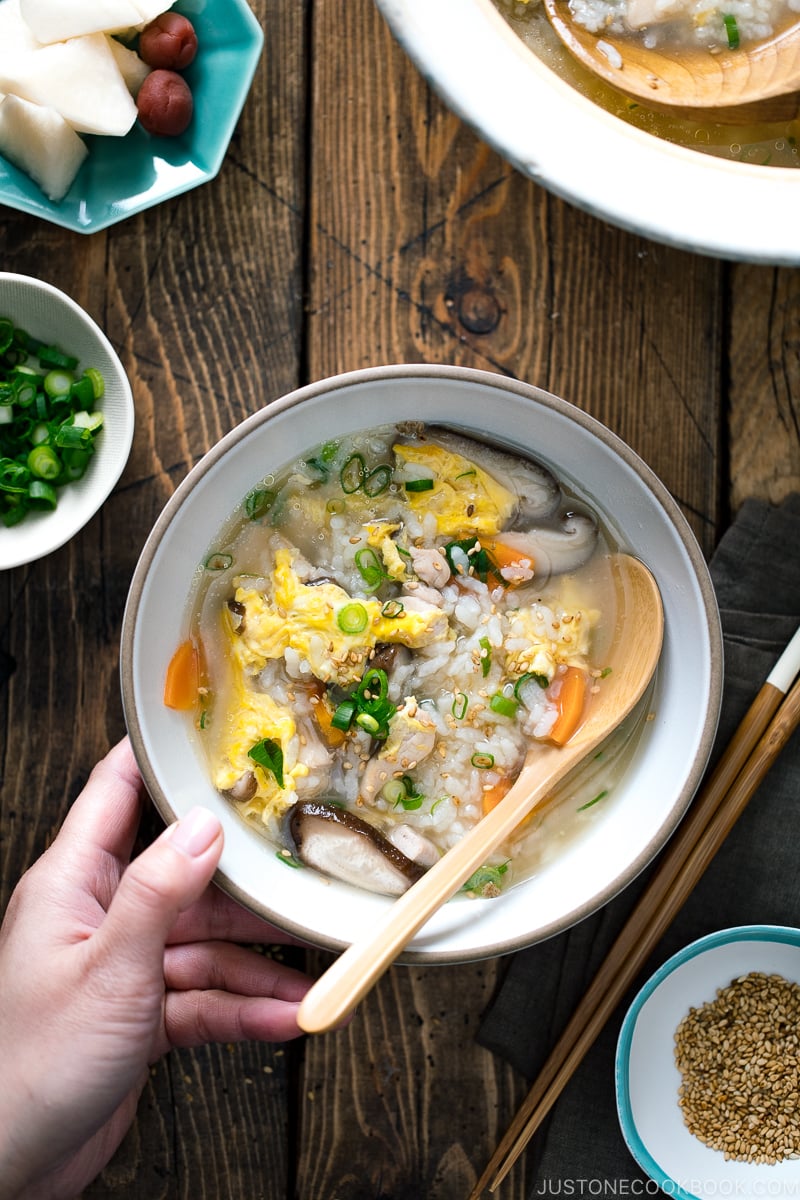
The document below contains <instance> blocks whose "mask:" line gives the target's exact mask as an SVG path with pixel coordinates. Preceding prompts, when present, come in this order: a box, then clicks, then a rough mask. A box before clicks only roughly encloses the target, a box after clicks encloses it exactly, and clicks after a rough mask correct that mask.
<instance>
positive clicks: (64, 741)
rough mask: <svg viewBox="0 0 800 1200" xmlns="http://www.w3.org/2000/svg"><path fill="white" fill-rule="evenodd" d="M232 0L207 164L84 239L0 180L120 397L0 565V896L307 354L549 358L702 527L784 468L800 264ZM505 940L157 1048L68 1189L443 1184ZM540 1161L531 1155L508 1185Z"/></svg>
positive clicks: (466, 1153) (464, 1183)
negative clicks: (63, 509)
mask: <svg viewBox="0 0 800 1200" xmlns="http://www.w3.org/2000/svg"><path fill="white" fill-rule="evenodd" d="M253 7H254V9H255V12H256V14H257V16H258V18H259V19H260V21H261V22H262V24H263V27H264V30H265V33H266V49H265V53H264V55H263V58H262V61H261V63H260V66H259V69H258V73H257V76H256V80H255V84H254V87H253V90H252V92H251V95H250V97H249V100H248V102H247V105H246V107H245V110H244V113H243V116H242V119H241V121H240V123H239V126H238V129H237V131H236V134H235V135H234V138H233V142H232V144H231V147H230V150H229V153H228V156H227V159H226V161H225V163H224V166H223V168H222V171H221V173H220V174H219V176H218V178H217V179H215V180H214V181H213V182H211V183H210V184H208V185H206V186H204V187H202V188H199V189H197V190H196V191H193V192H190V193H189V194H187V195H185V196H182V197H179V198H177V199H175V200H173V201H170V202H168V203H165V204H163V205H161V206H160V207H158V208H155V209H153V210H151V211H149V212H146V213H144V214H142V215H141V216H137V217H134V218H132V219H129V220H127V221H124V222H122V223H121V224H119V225H117V226H115V227H113V228H111V229H110V230H108V231H107V232H103V233H98V234H95V235H93V236H91V237H85V236H81V235H77V234H71V233H68V232H65V231H63V230H60V229H59V228H57V227H55V226H52V225H49V224H45V223H42V222H40V221H38V220H35V219H33V218H29V217H27V216H23V215H20V214H18V213H16V212H13V211H11V210H8V209H0V244H1V245H2V248H3V255H2V260H0V261H1V262H2V267H3V268H4V269H6V270H13V271H20V272H24V273H28V274H31V275H37V276H40V277H41V278H44V279H46V280H49V281H50V282H51V283H54V284H56V285H57V286H59V287H61V288H63V289H65V290H66V291H67V292H69V293H70V294H71V295H72V296H74V298H75V299H76V300H77V301H78V302H79V303H81V304H82V305H83V306H84V307H85V308H86V309H88V311H89V312H90V313H91V314H92V315H93V316H94V317H95V319H96V320H97V321H98V322H99V323H100V324H101V326H103V328H104V329H105V330H106V331H107V333H108V335H109V337H110V338H111V341H112V342H113V343H114V345H115V346H116V347H117V349H118V351H119V353H120V354H121V356H122V359H123V361H124V364H125V366H126V368H127V370H128V372H129V374H130V379H131V382H132V385H133V390H134V394H135V399H136V415H137V425H136V436H135V441H134V446H133V451H132V454H131V458H130V461H129V463H128V467H127V470H126V471H125V474H124V476H123V478H122V480H121V482H120V484H119V486H118V487H117V489H116V491H115V492H114V494H113V495H112V497H111V498H110V499H109V501H108V502H107V503H106V505H105V507H104V508H103V510H102V511H101V513H100V514H99V515H98V516H97V517H96V518H95V519H94V520H93V521H92V522H91V523H90V524H89V525H88V526H87V527H86V528H85V529H84V530H83V531H82V533H81V534H80V535H79V536H78V537H76V538H75V539H74V540H73V541H72V542H71V543H70V544H69V545H68V546H66V547H64V548H63V549H62V550H60V551H58V552H57V553H55V554H52V555H51V556H50V557H48V558H46V559H44V560H43V561H40V562H37V563H35V564H33V565H32V566H30V567H27V568H22V569H19V570H14V571H10V572H6V573H4V574H3V576H2V579H0V596H2V606H3V607H2V618H1V619H0V634H1V637H2V640H0V657H3V656H5V655H7V656H8V662H7V663H6V664H5V665H6V666H7V667H8V668H9V669H10V670H11V671H12V672H13V673H12V674H11V675H10V678H9V679H8V682H7V684H6V686H5V687H4V688H2V690H1V691H0V705H1V706H2V720H1V721H0V727H1V728H2V769H3V787H2V795H1V796H0V864H1V876H0V879H1V887H2V893H1V895H0V900H1V901H2V905H3V906H4V905H5V903H6V902H7V900H8V896H9V893H10V890H11V888H12V886H13V884H14V882H15V880H16V879H17V878H18V877H19V875H20V874H21V873H22V871H23V870H24V869H25V867H26V866H27V865H28V864H29V863H30V862H31V861H32V860H33V859H34V858H35V857H36V856H37V855H38V854H39V853H40V852H41V850H42V849H43V848H44V847H45V846H46V844H47V843H48V841H49V839H51V838H52V837H53V835H54V833H55V832H56V830H57V829H58V827H59V824H60V822H61V820H62V818H63V816H64V813H65V812H66V810H67V808H68V807H69V804H70V802H71V801H72V800H73V799H74V797H75V795H76V794H77V792H78V791H79V789H80V788H81V786H82V785H83V784H84V782H85V780H86V778H87V775H88V773H89V770H90V768H91V767H92V765H93V764H94V762H95V761H96V760H97V759H98V757H100V756H101V755H102V754H103V753H104V752H105V750H106V749H107V748H108V746H109V745H110V744H111V743H113V742H114V741H116V740H117V739H118V738H119V737H120V736H121V735H122V734H123V732H124V726H123V720H122V711H121V704H120V696H119V685H118V641H119V632H120V622H121V617H122V611H123V606H124V603H125V597H126V592H127V587H128V583H129V580H130V576H131V573H132V572H133V569H134V566H135V564H136V560H137V557H138V554H139V551H140V549H141V547H142V544H143V542H144V539H145V537H146V534H147V532H148V530H149V529H150V527H151V525H152V523H153V521H154V519H155V518H156V516H157V514H158V513H159V511H160V510H161V508H162V506H163V505H164V503H165V501H166V500H167V499H168V497H169V496H170V494H171V493H172V491H173V489H174V488H175V486H176V485H177V484H178V482H179V481H180V480H181V479H182V478H183V477H184V475H185V474H186V472H187V471H188V470H189V468H190V467H191V466H192V465H193V464H194V463H195V462H196V461H197V460H198V459H199V458H200V457H201V455H202V454H203V453H204V452H205V451H206V450H207V449H208V447H209V446H210V445H211V444H212V443H213V442H215V441H216V440H217V439H218V438H219V437H220V436H221V435H222V434H224V433H226V432H227V431H228V430H229V429H231V427H232V426H234V425H235V424H237V423H238V422H239V421H241V420H242V418H243V417H246V416H247V415H248V414H249V413H251V412H253V411H255V410H256V409H258V408H260V407H261V406H262V405H264V404H266V403H268V402H269V401H270V400H272V399H273V398H275V397H277V396H279V395H281V394H282V393H284V392H286V391H289V390H290V389H292V388H294V387H296V386H297V385H298V384H302V383H305V382H308V381H311V380H316V379H320V378H322V377H324V376H326V375H331V374H334V373H336V372H340V371H347V370H350V369H353V368H357V367H363V366H367V365H376V364H380V363H389V362H404V361H411V362H420V361H422V362H442V363H457V364H463V365H466V366H471V367H479V368H483V369H486V370H489V371H497V372H500V373H504V374H507V375H510V376H512V377H514V378H517V379H523V380H527V381H529V382H531V383H535V384H538V385H540V386H542V387H545V388H548V389H550V390H551V391H553V392H556V393H558V394H559V395H561V396H563V397H565V398H566V399H568V400H570V401H572V402H573V403H574V404H576V405H578V406H579V407H581V408H583V409H585V410H587V411H589V412H591V413H592V414H593V415H594V416H595V417H597V418H599V419H600V420H601V421H603V422H605V423H606V424H607V425H608V426H610V427H611V428H612V429H613V430H614V431H615V432H616V433H618V434H620V435H621V436H622V437H623V438H624V439H625V440H626V441H627V442H628V443H629V444H630V445H631V446H633V447H634V449H635V450H637V451H638V452H639V454H641V456H642V457H643V458H644V459H645V460H646V461H647V462H648V463H649V465H650V466H651V467H652V468H653V469H654V470H655V471H656V472H657V474H658V475H659V476H660V477H661V478H662V479H663V481H664V482H665V484H666V486H667V487H668V488H669V490H670V491H671V493H672V494H673V495H674V497H675V498H676V500H677V501H678V503H679V504H680V506H681V509H682V511H683V512H684V514H685V516H686V518H687V519H688V521H689V523H690V525H691V527H692V529H693V530H694V532H695V533H696V535H697V537H698V539H699V541H700V543H701V545H702V547H703V549H704V551H705V552H706V553H707V554H710V552H711V551H712V550H713V549H714V546H715V544H716V542H717V540H718V538H719V536H720V534H721V533H722V531H723V530H724V529H725V527H726V526H727V524H728V522H729V521H730V519H731V516H732V515H733V514H734V513H735V511H736V509H737V507H738V506H739V505H740V504H741V502H742V500H743V499H744V498H745V497H748V496H756V497H762V498H768V499H770V500H773V501H779V500H781V499H782V498H783V497H784V496H785V495H786V494H787V493H789V492H790V491H793V490H796V489H797V488H798V487H800V434H799V430H800V362H799V361H798V355H799V353H800V273H798V272H797V271H794V270H789V269H771V268H768V267H761V266H759V267H754V266H747V265H735V264H729V263H724V262H720V261H714V260H711V259H707V258H702V257H699V256H694V255H691V254H688V253H683V252H679V251H676V250H672V249H666V248H664V247H663V246H660V245H656V244H654V243H651V242H649V241H647V240H645V239H643V238H639V237H635V236H632V235H629V234H626V233H621V232H619V231H617V230H615V229H612V228H611V227H609V226H608V225H606V224H604V223H602V222H601V221H598V220H596V219H594V218H592V217H589V216H586V215H584V214H583V213H582V212H579V211H577V210H576V209H574V208H572V207H569V206H567V205H566V204H564V203H562V202H561V201H559V200H557V199H554V198H553V197H552V196H550V195H549V194H548V193H547V192H546V191H543V190H542V189H541V188H539V187H537V186H535V185H534V184H533V183H532V182H530V181H529V180H527V179H525V178H523V177H522V176H521V175H519V174H517V173H516V172H515V171H514V170H512V169H511V168H510V167H509V166H508V165H507V164H506V163H505V162H504V161H503V160H502V159H501V158H499V157H498V155H497V154H496V153H494V152H493V151H492V150H490V149H489V148H488V147H487V146H486V145H485V144H483V143H482V142H481V141H480V140H479V139H478V138H477V137H476V136H475V135H474V133H472V132H471V131H470V130H469V129H467V128H465V127H464V126H463V125H462V124H461V123H460V122H459V121H458V120H457V119H456V117H454V116H453V115H452V114H451V113H450V112H448V111H447V109H446V108H445V107H444V106H443V105H442V104H441V103H440V101H439V100H438V98H437V97H436V96H435V95H434V94H432V93H431V91H430V90H429V89H428V87H427V86H426V85H425V83H424V82H423V80H422V78H421V77H420V75H419V74H418V73H417V72H416V70H415V69H414V68H413V67H412V65H411V64H410V63H409V62H408V60H407V59H406V58H405V56H404V54H403V52H402V51H401V50H400V49H399V48H398V47H397V45H396V44H395V43H394V42H393V40H392V37H391V36H390V34H389V32H388V30H387V28H386V26H385V25H384V23H383V21H382V19H381V17H380V16H379V14H378V13H377V11H376V10H375V9H374V8H373V5H372V4H371V3H370V0H346V2H345V0H316V3H314V4H311V3H309V2H308V0H305V2H304V3H300V2H299V0H256V2H255V3H254V5H253ZM326 961H327V960H326V956H325V955H324V954H318V955H317V954H315V955H312V956H310V960H309V965H310V967H311V969H313V970H318V969H320V968H321V966H322V965H324V963H325V962H326ZM502 970H503V963H502V962H501V961H500V962H488V963H483V964H478V965H470V966H461V967H452V968H424V969H423V968H419V967H413V968H411V967H398V968H395V969H393V970H392V971H391V972H390V973H389V974H388V976H387V977H386V978H385V979H384V980H383V982H382V983H381V985H380V986H379V987H378V989H377V990H376V992H375V993H374V994H373V995H372V996H371V997H370V998H369V999H368V1000H367V1001H366V1003H365V1004H364V1005H363V1007H362V1009H361V1010H360V1013H359V1015H358V1017H357V1018H356V1020H355V1021H354V1022H353V1023H352V1024H351V1025H350V1026H349V1028H348V1029H346V1030H345V1031H343V1032H340V1033H336V1034H331V1035H326V1036H323V1037H317V1038H313V1039H306V1040H303V1041H299V1042H296V1043H293V1044H291V1045H290V1046H288V1047H286V1048H280V1047H279V1048H272V1047H269V1046H261V1045H254V1044H244V1045H239V1046H219V1047H213V1048H210V1049H208V1050H204V1051H201V1052H197V1053H189V1052H181V1053H177V1052H176V1053H174V1054H173V1055H172V1056H171V1057H170V1058H169V1060H168V1061H165V1062H163V1063H161V1064H160V1065H159V1066H158V1067H157V1068H155V1069H154V1071H153V1073H152V1079H151V1082H150V1084H149V1086H148V1088H147V1089H146V1091H145V1094H144V1096H143V1099H142V1103H141V1105H140V1110H139V1118H138V1121H137V1123H136V1125H135V1127H134V1129H133V1130H132V1132H131V1134H130V1136H129V1137H128V1139H127V1141H126V1142H125V1143H124V1145H123V1146H122V1148H121V1149H120V1151H119V1153H118V1155H117V1156H116V1158H115V1159H114V1160H113V1162H112V1163H111V1165H110V1166H109V1167H108V1169H107V1170H106V1171H105V1172H104V1174H103V1176H102V1178H101V1179H100V1180H98V1181H97V1182H96V1183H95V1184H93V1185H92V1186H91V1187H90V1188H89V1189H88V1191H87V1192H86V1196H87V1197H90V1198H95V1197H115V1196H124V1197H126V1198H131V1200H133V1198H136V1197H141V1198H143V1200H144V1198H146V1200H162V1198H165V1200H166V1198H169V1200H173V1198H177V1197H186V1198H187V1200H206V1198H208V1200H217V1198H223V1197H232V1198H234V1200H238V1198H240V1197H241V1198H247V1200H257V1198H264V1200H273V1198H276V1200H277V1198H278V1197H280V1198H281V1200H286V1198H289V1197H298V1198H300V1200H366V1198H367V1197H369V1198H375V1200H377V1198H378V1197H385V1198H387V1200H388V1198H390V1197H391V1198H392V1200H461V1198H462V1197H465V1196H466V1195H467V1193H468V1192H469V1190H470V1187H471V1186H472V1184H473V1183H474V1181H475V1179H476V1176H477V1175H478V1174H479V1173H480V1171H481V1170H482V1168H483V1166H484V1165H485V1162H486V1160H487V1158H488V1156H489V1155H490V1153H491V1151H492V1149H493V1148H494V1146H495V1144H496V1143H497V1141H498V1139H499V1137H500V1135H501V1134H502V1132H503V1131H504V1129H505V1127H506V1125H507V1123H508V1121H509V1120H510V1117H511V1115H512V1114H513V1112H514V1110H515V1108H516V1106H517V1104H518V1103H519V1102H520V1100H521V1098H522V1096H523V1094H524V1091H525V1090H526V1082H525V1081H524V1080H523V1079H521V1078H519V1077H517V1076H516V1075H515V1074H514V1073H513V1072H512V1071H511V1069H510V1068H509V1067H508V1066H506V1065H505V1064H504V1063H503V1062H501V1061H499V1060H496V1059H495V1058H494V1057H493V1056H492V1055H491V1054H489V1053H488V1052H487V1051H485V1050H483V1049H481V1048H480V1047H478V1046H477V1045H476V1043H475V1040H474V1039H475V1031H476V1028H477V1024H478V1021H479V1017H480V1014H481V1012H482V1010H483V1009H484V1007H485V1005H486V1004H487V1002H488V1000H489V998H490V996H491V995H492V992H493V989H494V988H495V986H496V984H497V982H498V979H499V978H500V977H501V973H502ZM531 1179H532V1173H531V1168H530V1165H528V1166H527V1168H526V1162H525V1161H523V1162H522V1163H521V1164H520V1166H519V1167H518V1168H517V1169H516V1170H515V1172H514V1173H513V1174H512V1176H511V1178H510V1179H509V1180H508V1181H507V1183H506V1184H505V1185H504V1188H503V1189H502V1190H501V1193H500V1195H501V1197H503V1198H504V1200H521V1198H522V1197H525V1196H526V1194H527V1191H528V1188H529V1185H530V1181H531Z"/></svg>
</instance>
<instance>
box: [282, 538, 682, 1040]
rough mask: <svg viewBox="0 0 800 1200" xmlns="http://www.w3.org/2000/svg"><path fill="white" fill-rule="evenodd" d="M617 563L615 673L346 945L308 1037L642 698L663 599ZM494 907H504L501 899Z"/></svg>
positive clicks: (338, 1017)
mask: <svg viewBox="0 0 800 1200" xmlns="http://www.w3.org/2000/svg"><path fill="white" fill-rule="evenodd" d="M612 565H613V570H614V581H615V584H616V591H617V623H616V627H615V634H614V638H613V641H612V644H611V646H610V648H609V651H608V655H607V658H606V660H605V661H604V666H607V667H608V668H610V670H608V671H607V673H606V674H605V676H604V678H603V680H602V682H601V684H600V688H599V691H598V693H597V694H596V695H595V696H593V697H592V701H591V705H590V706H589V710H588V713H587V716H586V718H585V720H584V722H583V724H582V725H581V726H580V727H579V728H578V730H577V731H576V732H575V734H574V735H573V737H572V738H571V739H570V741H569V742H568V743H567V744H566V745H565V746H563V747H557V746H549V745H541V744H538V745H536V746H535V747H534V748H533V749H532V750H531V751H530V752H529V753H528V755H527V757H526V759H525V763H524V764H523V767H522V771H521V772H520V774H519V777H518V778H517V780H516V782H515V784H514V786H513V787H512V788H511V789H510V790H509V791H508V792H507V793H506V795H505V796H504V797H503V799H502V800H501V801H500V803H499V804H498V805H497V806H496V807H495V808H494V809H492V811H491V812H490V813H488V814H487V815H486V816H485V817H483V818H482V820H481V821H479V822H478V824H477V825H475V826H474V827H473V828H472V829H471V830H470V831H469V833H467V834H465V835H464V837H463V838H462V839H461V840H460V841H459V842H458V843H457V844H456V845H455V846H453V847H452V849H450V850H448V851H447V853H446V854H444V855H443V856H442V858H440V859H439V861H438V862H437V863H436V865H435V866H433V867H431V869H430V870H429V871H428V872H427V873H426V874H425V875H423V877H422V878H421V879H420V880H419V882H418V883H415V884H414V885H413V886H412V887H411V888H409V890H408V891H407V892H406V893H405V894H404V895H402V896H401V897H400V899H399V900H396V901H395V902H394V903H393V904H392V905H391V907H390V908H388V909H387V911H386V913H385V915H384V917H383V918H382V919H381V920H380V921H379V922H378V924H377V926H376V927H375V929H374V930H373V931H372V932H371V933H369V934H368V935H367V936H366V937H364V938H363V939H362V940H361V941H359V942H354V943H353V944H352V945H351V946H350V947H348V949H347V950H345V951H344V953H343V954H341V955H340V957H339V958H338V959H336V961H335V962H334V963H333V964H332V966H330V967H329V968H328V970H327V971H326V972H325V973H324V974H323V975H321V976H320V978H319V979H318V980H317V981H316V983H315V984H314V985H313V987H312V988H311V989H310V991H309V992H307V993H306V996H305V998H304V1000H303V1002H302V1004H301V1005H300V1012H299V1016H298V1021H299V1023H300V1027H301V1028H302V1029H304V1030H306V1032H307V1033H321V1032H323V1031H324V1030H327V1029H331V1028H333V1027H334V1026H335V1025H337V1024H339V1023H340V1022H341V1021H342V1020H343V1019H344V1018H345V1017H346V1016H347V1015H348V1014H349V1013H351V1012H352V1010H353V1009H354V1008H355V1006H356V1005H357V1004H358V1002H359V1001H360V1000H361V999H363V997H364V996H365V995H366V994H367V992H368V991H369V990H370V988H371V987H372V986H373V984H375V983H376V982H377V980H378V979H379V978H380V976H381V975H382V974H383V973H384V971H385V970H386V969H387V967H389V966H390V964H391V963H392V962H393V961H394V959H395V958H396V957H397V955H398V954H399V953H400V952H401V951H402V950H403V948H404V947H405V946H406V945H407V944H408V943H409V942H410V941H411V939H412V937H413V936H414V934H415V933H417V931H418V930H419V929H420V928H421V927H422V926H423V925H424V924H425V922H426V921H427V920H428V918H429V917H430V916H431V915H432V914H433V913H434V912H436V910H437V909H438V908H440V907H441V905H442V904H444V903H445V901H447V900H449V899H450V897H451V896H452V895H453V894H454V893H455V892H456V891H457V890H458V889H459V888H460V887H461V886H462V884H464V883H465V882H466V881H467V879H469V877H470V875H472V873H473V872H474V871H476V870H477V868H478V867H480V866H481V865H482V864H483V863H485V862H486V859H487V857H488V855H490V854H491V852H492V851H493V850H494V849H495V848H496V847H497V846H498V845H499V844H500V843H501V842H502V841H504V839H505V838H507V837H508V836H509V835H510V834H511V833H512V832H513V831H514V829H516V827H517V826H518V825H519V823H520V821H521V820H522V819H523V817H525V816H527V814H528V813H529V812H531V811H532V809H533V808H535V807H536V805H537V804H539V803H540V802H541V801H542V800H544V799H545V798H546V797H547V796H548V795H549V794H550V792H552V790H553V788H554V787H555V785H556V784H557V783H558V781H559V780H561V779H563V778H564V776H565V775H567V773H568V772H569V771H571V770H572V769H573V767H575V766H576V765H577V764H578V763H579V762H580V761H581V760H582V759H584V758H585V757H586V756H587V755H588V754H590V753H591V752H592V751H593V750H594V749H595V748H596V747H597V746H598V745H599V744H600V743H601V742H602V741H604V740H605V739H606V738H607V737H608V735H609V734H610V733H612V732H613V730H615V729H616V728H617V726H618V725H619V724H620V722H621V721H623V720H624V719H625V717H626V716H628V714H629V713H630V712H631V711H632V709H633V708H634V707H635V705H636V704H637V702H638V701H639V700H640V699H641V697H642V695H643V694H644V692H645V690H646V688H647V686H648V684H649V683H650V680H651V679H652V677H653V673H654V671H655V669H656V664H657V662H658V658H659V655H660V653H661V643H662V639H663V630H664V615H663V608H662V604H661V596H660V594H659V591H658V586H657V584H656V582H655V580H654V579H653V576H652V575H651V573H650V571H648V569H647V567H645V566H643V564H642V563H640V562H639V561H638V559H635V558H631V557H630V556H628V555H625V554H620V555H616V556H615V557H614V559H613V560H612ZM465 903H469V902H467V901H465ZM492 903H497V904H501V903H502V898H501V899H498V900H497V901H492Z"/></svg>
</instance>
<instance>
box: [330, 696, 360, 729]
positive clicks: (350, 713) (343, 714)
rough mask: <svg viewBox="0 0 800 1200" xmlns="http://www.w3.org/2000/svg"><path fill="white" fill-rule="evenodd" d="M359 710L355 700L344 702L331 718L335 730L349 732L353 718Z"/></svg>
mask: <svg viewBox="0 0 800 1200" xmlns="http://www.w3.org/2000/svg"><path fill="white" fill-rule="evenodd" d="M357 708H358V705H357V704H356V702H355V700H343V701H342V703H341V704H340V705H338V706H337V708H336V710H335V711H334V714H333V716H332V717H331V725H332V726H333V728H334V729H340V730H342V731H343V732H345V731H346V730H348V729H349V728H350V726H351V725H352V723H353V717H354V716H355V715H356V710H357Z"/></svg>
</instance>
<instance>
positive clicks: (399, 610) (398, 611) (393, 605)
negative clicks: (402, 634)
mask: <svg viewBox="0 0 800 1200" xmlns="http://www.w3.org/2000/svg"><path fill="white" fill-rule="evenodd" d="M405 611H406V606H405V604H403V602H402V600H387V601H386V603H385V604H384V606H383V608H382V609H381V616H382V617H386V619H387V620H389V621H391V620H394V619H395V618H396V617H402V615H403V613H404V612H405Z"/></svg>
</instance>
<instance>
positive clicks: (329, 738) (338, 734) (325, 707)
mask: <svg viewBox="0 0 800 1200" xmlns="http://www.w3.org/2000/svg"><path fill="white" fill-rule="evenodd" d="M312 711H313V713H314V720H315V721H316V722H317V724H318V725H319V728H320V733H321V734H322V736H323V737H324V738H325V741H326V742H327V743H328V745H329V746H330V747H331V748H332V749H334V750H335V749H336V748H337V747H338V746H343V745H344V743H345V741H346V740H347V734H346V733H345V731H344V730H343V729H337V728H336V726H335V725H333V724H332V723H331V722H332V720H333V710H332V709H331V706H330V704H329V703H328V701H327V700H325V699H323V698H321V699H320V702H319V704H315V705H314V706H313V709H312Z"/></svg>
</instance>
